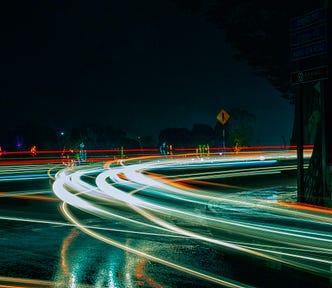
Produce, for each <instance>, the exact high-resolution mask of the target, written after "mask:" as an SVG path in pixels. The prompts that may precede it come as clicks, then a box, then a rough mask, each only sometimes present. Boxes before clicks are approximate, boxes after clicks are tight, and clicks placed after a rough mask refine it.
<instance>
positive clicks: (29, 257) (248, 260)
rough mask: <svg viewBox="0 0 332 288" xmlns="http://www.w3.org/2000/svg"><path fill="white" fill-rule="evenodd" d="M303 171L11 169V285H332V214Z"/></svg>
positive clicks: (7, 186) (269, 165)
mask: <svg viewBox="0 0 332 288" xmlns="http://www.w3.org/2000/svg"><path fill="white" fill-rule="evenodd" d="M234 161H235V162H234ZM293 164H294V161H292V160H288V159H287V160H285V159H283V160H280V157H279V160H278V161H276V160H275V159H272V158H270V159H265V158H263V159H262V158H260V159H258V160H257V159H251V158H250V159H249V158H247V157H246V158H244V159H240V158H229V159H228V158H222V161H220V159H212V158H209V159H207V158H206V159H196V158H195V159H192V158H181V159H177V158H172V159H170V158H167V159H166V158H165V159H159V158H154V159H144V158H140V159H135V160H127V161H110V162H108V163H94V164H91V165H85V166H80V167H71V168H67V169H65V170H62V169H63V168H64V167H63V166H60V165H58V166H56V165H46V164H40V165H17V166H15V165H11V166H0V224H1V226H0V227H1V228H0V231H1V238H0V247H1V249H0V271H1V272H0V287H18V286H19V287H282V286H283V287H330V286H331V283H332V270H331V269H332V268H331V267H332V235H331V231H332V229H331V228H332V214H331V211H330V210H327V209H318V208H317V209H316V207H308V206H303V205H296V173H294V165H293Z"/></svg>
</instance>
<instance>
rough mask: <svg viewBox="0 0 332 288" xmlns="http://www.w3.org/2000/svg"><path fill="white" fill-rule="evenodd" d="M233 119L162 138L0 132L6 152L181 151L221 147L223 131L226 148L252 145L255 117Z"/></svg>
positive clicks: (168, 131)
mask: <svg viewBox="0 0 332 288" xmlns="http://www.w3.org/2000/svg"><path fill="white" fill-rule="evenodd" d="M230 113H231V115H232V116H231V118H230V120H229V121H228V122H227V123H226V124H225V126H224V127H222V125H221V124H220V123H219V122H218V121H217V120H216V124H215V126H214V127H211V126H210V125H207V124H202V123H201V124H200V123H197V124H195V125H193V127H192V128H191V129H188V128H164V129H162V130H161V131H160V133H159V135H148V136H143V137H133V136H130V135H128V133H127V132H126V131H125V130H123V129H120V128H114V127H112V126H107V125H106V126H105V125H98V124H89V125H81V126H77V127H73V128H71V129H67V130H64V131H60V130H58V129H55V128H53V127H47V126H42V125H38V126H37V125H32V124H31V123H30V124H28V123H27V124H26V125H22V126H19V127H17V128H15V129H6V128H2V129H1V130H0V146H1V147H2V150H7V151H19V150H22V151H23V150H25V151H26V150H29V149H30V148H31V147H32V146H34V145H36V146H37V149H38V150H59V149H60V150H62V149H64V148H65V149H78V147H79V145H80V144H81V143H82V142H83V143H84V145H85V147H86V149H116V148H119V147H124V148H156V147H158V146H159V145H160V144H162V143H167V144H172V145H173V147H177V148H189V147H197V146H199V145H209V146H210V147H219V146H221V143H222V132H221V131H222V129H223V128H224V129H225V132H226V134H225V135H226V146H228V147H234V146H235V145H240V146H248V145H251V144H252V140H253V137H252V136H253V135H254V122H255V116H254V115H253V114H251V113H249V112H248V111H245V110H241V109H232V110H231V111H230Z"/></svg>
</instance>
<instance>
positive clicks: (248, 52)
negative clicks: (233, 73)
mask: <svg viewBox="0 0 332 288" xmlns="http://www.w3.org/2000/svg"><path fill="white" fill-rule="evenodd" d="M171 1H173V2H175V3H176V4H177V5H178V6H179V7H180V9H182V10H183V11H185V12H188V13H195V14H197V15H201V16H202V17H205V18H206V19H207V20H208V21H209V22H212V23H214V24H215V25H217V26H218V27H219V28H220V29H221V30H222V31H223V32H224V35H225V38H226V41H228V42H229V43H230V44H231V45H232V46H233V47H234V49H235V50H236V51H237V52H236V57H237V58H238V59H239V60H241V61H244V62H246V63H248V64H249V65H250V66H251V67H253V69H254V71H255V73H256V74H257V75H260V76H262V77H265V78H266V79H268V80H269V81H270V82H271V83H272V85H273V86H274V87H275V88H276V89H278V90H279V91H280V92H281V93H282V97H284V98H286V99H288V100H289V101H290V102H291V103H294V97H295V95H296V94H297V95H299V93H298V92H297V93H296V91H295V89H294V87H293V86H292V83H291V81H290V75H291V72H292V71H293V70H295V69H296V68H298V67H296V65H295V64H294V63H293V62H292V61H291V59H290V21H291V19H293V18H294V17H297V16H301V15H304V14H305V13H307V12H309V11H312V10H314V9H317V8H323V7H326V6H327V4H328V2H329V1H328V0H318V1H317V0H306V1H303V0H293V1H278V0H269V1H266V0H237V1H228V0H171ZM327 11H329V10H328V9H327ZM327 18H328V20H327V21H329V15H328V17H327ZM329 23H330V22H328V23H327V26H328V28H327V30H328V31H329V29H330V26H329V25H330V24H329ZM310 61H311V60H310V59H309V60H304V62H303V63H305V65H307V64H308V63H309V64H310ZM313 62H314V61H313ZM317 63H318V62H317ZM326 64H327V58H326ZM325 89H328V88H325ZM306 92H308V91H306ZM307 94H309V95H308V97H307V98H306V100H305V103H304V104H305V106H308V105H307V104H308V103H311V102H312V101H314V100H313V97H314V95H313V93H307ZM301 96H304V94H303V95H301ZM323 98H327V99H326V100H327V101H326V102H331V100H330V99H329V98H331V97H325V96H324V95H323V96H321V99H323ZM330 106H332V105H331V103H325V107H324V106H322V107H321V112H322V113H325V115H328V114H329V113H332V111H330V110H331V108H329V107H330ZM310 107H313V106H310ZM295 108H296V109H295V111H296V115H295V116H296V117H295V119H296V121H297V120H298V119H300V118H299V115H300V114H301V115H302V114H303V113H304V111H303V107H300V106H299V103H295ZM314 109H316V107H314ZM307 110H308V111H305V112H306V114H305V115H302V116H303V117H304V119H311V118H312V116H313V114H314V113H315V111H314V110H312V109H311V110H310V109H307ZM296 121H295V125H294V128H295V129H294V133H293V135H294V136H293V141H294V142H296V143H299V141H301V140H300V138H302V136H301V137H300V138H299V134H298V131H296V129H297V130H299V129H298V128H297V127H298V126H297V123H296ZM317 122H318V125H322V123H323V124H326V123H327V122H328V121H325V119H323V121H317ZM309 124H310V123H304V125H307V126H310V125H309ZM301 125H303V124H301ZM301 125H299V127H300V126H301ZM321 129H323V131H325V132H324V133H323V134H326V137H324V140H323V142H322V136H321V135H322V134H321V133H317V134H316V140H315V141H314V142H315V146H314V151H313V156H312V157H311V161H310V167H309V170H308V173H307V175H306V180H305V187H304V189H305V190H306V191H305V192H304V195H303V196H304V197H302V198H301V199H300V200H301V201H304V202H308V203H313V204H319V205H323V206H332V201H331V198H332V197H331V194H332V192H331V191H327V192H326V189H327V188H326V187H328V189H331V187H330V186H331V185H327V184H328V183H330V182H328V180H326V179H327V178H328V177H327V175H326V171H325V172H324V173H323V171H322V169H323V170H326V169H324V168H322V165H321V163H322V161H323V160H324V161H325V159H322V158H321V157H322V154H324V153H325V152H324V151H322V150H324V149H326V155H325V156H323V158H326V159H327V162H329V164H330V165H331V162H332V148H331V145H332V140H331V136H330V134H331V133H327V132H326V131H329V130H328V127H326V125H325V127H324V126H323V128H322V127H321V126H319V127H318V129H317V130H318V131H320V130H321ZM325 138H326V139H325ZM324 141H326V143H325V142H324ZM325 144H326V145H325ZM324 145H325V146H324ZM322 147H325V148H324V149H322ZM323 152H324V153H323ZM324 175H325V176H324ZM301 190H302V189H301ZM324 191H325V192H324Z"/></svg>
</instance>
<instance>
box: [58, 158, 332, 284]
mask: <svg viewBox="0 0 332 288" xmlns="http://www.w3.org/2000/svg"><path fill="white" fill-rule="evenodd" d="M248 157H249V158H246V156H245V155H241V156H238V157H237V159H236V165H238V166H239V167H240V166H242V165H243V167H241V168H237V169H233V168H232V169H230V170H229V168H231V167H232V165H231V162H230V158H215V159H211V158H209V159H192V158H190V159H188V158H185V157H181V158H176V157H174V158H173V159H160V158H157V157H153V159H152V160H150V161H149V159H148V158H147V157H143V158H135V159H128V160H126V161H119V162H117V161H110V162H106V163H105V164H104V165H103V166H102V167H98V166H96V167H93V168H78V169H73V168H70V169H66V170H63V171H61V172H59V173H57V174H56V176H55V179H56V180H55V182H54V185H53V190H54V192H55V194H56V195H57V196H58V197H59V198H60V199H61V200H62V201H63V202H64V203H68V204H69V205H71V206H73V207H75V208H78V209H80V210H82V211H85V212H87V213H89V214H91V215H95V216H96V217H99V218H102V219H105V220H107V221H112V220H114V219H118V220H119V221H121V223H124V224H125V225H130V226H131V227H133V228H134V227H136V229H138V227H142V228H143V227H146V228H147V227H149V228H151V229H154V230H161V231H163V232H164V233H165V234H163V235H166V236H165V237H171V235H173V236H172V237H174V236H179V237H185V238H186V239H193V240H195V241H203V242H206V243H210V244H213V245H218V246H221V247H225V248H227V249H233V250H236V251H241V252H242V253H244V254H248V255H255V256H256V257H259V258H262V259H268V260H269V261H275V262H279V263H283V264H286V265H288V266H291V267H295V268H296V269H300V270H304V271H307V272H310V273H313V274H318V275H323V276H329V275H330V266H331V265H332V261H331V255H332V248H331V247H332V236H331V234H330V232H327V231H331V229H332V219H331V216H330V214H329V213H324V212H322V211H321V210H320V211H314V210H311V211H310V212H308V211H304V210H301V209H300V210H299V209H295V208H293V207H286V206H281V205H280V206H277V205H275V202H271V201H267V200H257V199H248V198H246V199H241V197H243V196H241V195H239V194H238V193H236V194H234V193H233V194H225V193H222V192H218V193H217V192H216V191H213V190H209V189H206V188H208V187H209V186H213V183H212V182H209V186H204V187H203V188H197V187H195V186H192V185H186V184H185V185H183V184H182V182H181V181H184V183H186V182H185V181H188V183H191V184H193V185H194V184H195V181H201V182H200V183H201V184H202V183H205V182H206V181H207V180H208V179H211V178H218V179H222V178H223V177H235V176H236V177H242V176H248V175H257V174H269V175H270V174H273V173H280V172H281V171H283V170H289V169H293V168H294V167H292V166H291V165H279V166H278V165H277V166H275V167H273V168H271V167H269V166H270V165H272V164H273V165H274V164H277V160H276V159H273V157H277V158H278V159H281V158H282V159H285V158H287V157H288V158H289V157H293V155H291V156H290V155H289V154H287V153H286V154H285V155H284V154H282V153H279V154H273V155H268V157H270V158H269V159H267V156H264V158H262V157H261V155H260V156H259V155H254V154H250V155H249V156H248ZM255 157H256V158H257V157H258V159H259V160H257V159H256V160H255V159H254V158H255ZM240 158H241V160H239V159H240ZM226 161H227V162H226ZM239 161H240V162H239ZM278 161H279V160H278ZM211 163H213V165H210V164H211ZM191 165H192V166H191ZM200 165H201V166H200ZM246 165H248V166H249V167H247V168H245V166H246ZM257 165H258V167H257ZM252 166H256V167H252ZM216 167H218V169H219V168H220V169H221V170H220V171H217V172H215V173H211V172H207V171H204V169H205V168H213V169H216ZM223 167H229V168H227V169H226V170H222V169H223ZM168 169H170V171H178V170H179V172H178V173H176V174H175V175H174V173H173V174H172V175H171V176H161V175H159V174H158V173H157V172H154V171H160V170H165V171H168ZM181 169H182V170H186V169H202V170H203V172H200V173H198V172H195V173H190V174H189V173H188V174H186V175H185V176H184V175H182V173H181V172H180V171H181ZM239 169H240V171H239ZM90 175H95V176H94V177H95V183H94V185H92V184H89V183H90V181H89V183H87V182H86V181H85V180H84V177H87V176H89V177H90ZM91 179H93V177H91ZM200 179H203V180H200ZM218 185H219V184H218ZM218 185H217V186H218ZM219 187H220V185H219ZM228 188H229V187H228ZM231 188H232V189H238V188H241V189H240V192H243V191H245V187H237V186H233V187H231ZM159 198H160V200H158V199H159ZM171 199H173V200H174V199H176V200H177V202H176V203H173V202H174V201H170V200H171ZM152 200H153V201H152ZM100 201H101V203H105V205H100V204H97V202H100ZM211 202H213V203H214V204H215V205H218V208H220V209H221V211H223V213H222V214H221V213H220V214H218V213H214V214H211V213H207V212H206V211H204V207H206V206H207V205H208V204H209V203H211ZM171 203H173V204H171ZM188 203H191V205H196V206H197V207H200V209H201V213H199V214H197V213H194V212H191V211H190V210H188V209H187V208H186V206H187V204H188ZM112 207H122V208H121V209H123V210H121V209H117V210H116V212H115V210H114V209H113V210H112ZM189 207H190V206H189ZM228 208H231V209H232V210H235V211H236V209H239V210H241V209H247V211H248V213H246V212H243V213H242V215H243V216H244V217H245V218H243V217H242V218H241V219H237V218H234V219H230V217H231V214H229V212H228ZM62 209H63V210H62V211H63V213H64V215H65V216H66V218H67V219H69V220H70V221H71V222H72V223H74V224H75V225H77V228H79V229H80V230H81V231H83V232H85V233H87V234H89V235H91V236H93V237H95V238H97V239H99V240H101V241H103V242H105V243H108V244H111V245H114V246H116V247H118V248H121V249H123V250H125V251H128V252H131V253H134V254H136V255H139V256H141V257H144V258H146V259H149V260H152V261H155V262H158V263H160V264H163V265H166V266H168V267H172V268H174V269H177V270H180V271H182V272H185V273H188V274H190V275H195V276H196V277H198V278H201V279H204V280H207V281H211V282H214V283H219V284H221V285H227V286H228V285H231V286H229V287H243V286H246V284H243V283H237V282H236V281H233V280H232V279H227V278H226V279H225V278H220V277H219V276H218V275H209V276H208V277H206V275H208V274H209V271H202V272H197V271H194V269H192V268H188V267H183V265H179V264H177V263H173V262H172V261H168V260H166V259H161V258H159V257H156V256H154V255H151V254H147V253H145V252H143V251H140V250H137V249H134V248H132V247H129V246H128V245H123V244H121V243H120V242H118V241H115V240H114V239H112V238H110V236H107V237H106V236H104V235H102V234H100V233H96V232H95V231H96V227H88V226H85V225H84V224H83V223H81V221H80V220H79V219H77V218H75V217H74V216H73V215H72V214H71V213H70V212H69V210H68V208H67V207H66V206H65V205H63V206H62ZM129 209H131V211H130V210H129ZM121 211H123V212H121ZM124 212H125V213H124ZM128 213H131V215H133V217H130V218H129V217H128ZM267 213H268V214H267ZM121 214H123V215H121ZM229 215H230V216H229ZM253 216H254V217H253ZM267 216H268V217H269V219H270V220H271V219H272V220H273V219H274V220H273V221H270V220H269V221H265V222H266V223H264V224H263V223H262V221H263V220H264V219H265V217H267ZM136 219H137V220H136ZM170 219H173V220H174V219H175V220H176V221H177V225H174V224H173V223H171V222H170ZM278 219H279V220H282V221H287V220H289V221H290V220H292V221H293V222H296V223H302V224H303V223H307V224H310V225H313V224H314V225H316V223H317V225H319V226H324V227H325V229H326V231H324V230H317V231H311V230H309V229H307V228H305V226H304V227H301V229H298V228H297V227H296V225H295V226H291V225H290V223H288V224H287V226H283V224H282V223H278V222H277V220H278ZM143 220H144V221H143ZM259 220H262V221H259ZM200 223H204V227H203V226H202V227H201V229H202V232H200V233H198V231H199V230H200V229H199V228H200V226H199V225H200ZM188 225H190V226H193V227H195V229H194V230H188V229H185V228H184V226H188ZM181 226H183V227H181ZM317 227H318V226H317ZM207 229H208V230H209V233H210V234H211V235H212V236H213V237H212V236H210V237H208V236H206V235H204V233H205V232H203V231H206V230H207ZM99 231H102V230H101V229H100V230H99ZM138 233H141V231H139V232H138ZM225 233H231V234H232V235H234V237H236V236H239V235H241V236H242V237H245V238H248V239H255V241H260V244H257V246H255V245H251V244H250V243H249V242H246V241H242V242H237V243H236V242H235V241H232V240H231V239H229V240H227V241H226V240H225V239H223V237H224V236H223V235H224V234H225ZM151 235H153V233H152V234H151ZM156 235H159V234H158V233H156ZM267 244H269V245H267ZM280 244H283V245H282V246H281V245H280ZM287 249H288V252H287V251H286V250H287ZM315 253H319V257H318V256H314V255H315ZM304 260H305V261H304ZM193 271H194V273H193ZM232 285H235V286H232ZM237 285H239V286H237Z"/></svg>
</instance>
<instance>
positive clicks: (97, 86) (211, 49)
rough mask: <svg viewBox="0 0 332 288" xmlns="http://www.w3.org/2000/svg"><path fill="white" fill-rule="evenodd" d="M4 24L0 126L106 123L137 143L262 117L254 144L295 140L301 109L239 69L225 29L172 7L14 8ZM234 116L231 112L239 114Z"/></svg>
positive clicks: (59, 4) (61, 4) (162, 3)
mask: <svg viewBox="0 0 332 288" xmlns="http://www.w3.org/2000/svg"><path fill="white" fill-rule="evenodd" d="M14 3H15V5H13V7H10V9H9V10H8V11H9V12H8V14H7V17H6V18H5V24H6V25H5V31H6V41H5V43H4V47H3V48H5V50H3V51H4V52H3V55H4V56H5V57H3V60H2V69H3V75H4V76H5V77H4V79H5V81H4V83H3V85H2V87H1V116H0V117H1V118H0V120H1V122H2V123H5V124H6V125H7V127H15V126H16V125H18V124H22V123H34V122H39V123H44V124H47V125H51V126H53V127H55V128H56V129H68V128H70V127H73V126H79V125H81V124H88V123H105V124H107V125H111V126H114V127H119V128H123V129H126V130H127V132H128V135H131V136H133V137H137V136H146V135H154V136H155V137H157V136H158V134H159V132H160V131H161V130H162V129H164V128H169V127H174V128H188V129H191V128H192V126H193V124H195V123H203V124H208V125H211V126H212V127H214V126H215V124H216V123H217V120H216V116H217V114H218V112H219V111H220V109H222V108H223V109H225V110H227V111H230V110H231V109H232V108H242V109H246V110H247V111H249V112H251V113H253V114H254V115H256V121H257V127H256V134H257V135H256V136H255V139H254V140H255V142H254V144H260V145H273V144H274V145H280V144H284V142H283V139H282V137H283V136H284V137H285V139H286V141H289V139H290V137H291V131H292V126H293V114H294V111H293V110H294V107H293V106H291V105H290V104H289V103H288V102H287V100H284V99H282V98H281V94H280V93H279V92H278V91H277V90H276V89H275V88H273V87H272V85H270V84H269V82H268V81H267V80H265V79H263V78H260V77H258V76H255V75H254V73H253V72H252V69H251V67H249V66H247V65H246V64H244V63H239V62H237V61H236V60H235V59H234V57H233V55H234V52H233V51H232V49H231V47H230V46H229V44H227V43H225V42H224V37H223V33H222V31H220V30H218V29H217V28H216V27H215V26H214V25H213V24H211V23H208V22H206V20H205V19H203V18H202V17H200V16H197V15H188V14H184V13H183V12H182V11H180V10H179V9H177V8H176V6H175V5H174V4H173V3H172V2H171V1H169V0H158V1H154V0H148V1H134V0H123V1H83V0H81V1H67V0H64V1H60V0H57V1H14ZM231 116H232V115H231Z"/></svg>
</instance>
